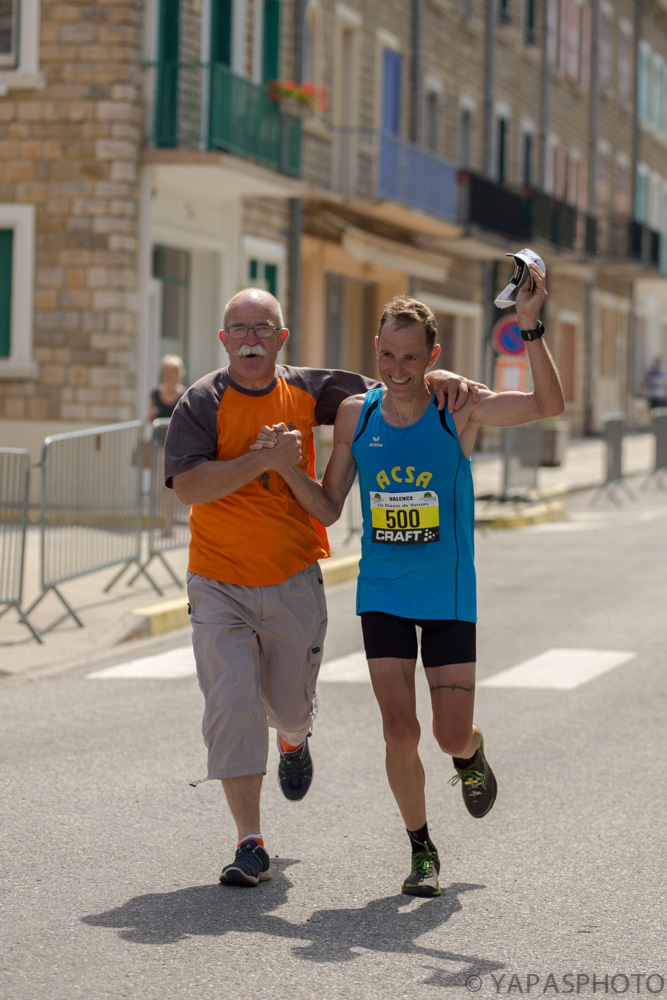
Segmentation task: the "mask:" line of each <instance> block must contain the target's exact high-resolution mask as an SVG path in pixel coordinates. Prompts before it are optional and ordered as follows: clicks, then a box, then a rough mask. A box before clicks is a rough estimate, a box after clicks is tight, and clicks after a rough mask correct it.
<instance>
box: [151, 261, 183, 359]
mask: <svg viewBox="0 0 667 1000" xmlns="http://www.w3.org/2000/svg"><path fill="white" fill-rule="evenodd" d="M153 277H154V278H155V279H157V281H159V282H160V283H161V292H160V299H161V301H160V303H159V314H160V317H161V322H160V327H159V338H160V344H159V349H158V357H162V355H164V354H179V355H180V356H181V357H182V358H183V359H184V360H185V362H186V367H187V362H188V339H189V338H188V334H189V322H188V320H189V315H190V254H189V253H188V252H187V250H178V249H175V248H174V247H166V246H155V247H153Z"/></svg>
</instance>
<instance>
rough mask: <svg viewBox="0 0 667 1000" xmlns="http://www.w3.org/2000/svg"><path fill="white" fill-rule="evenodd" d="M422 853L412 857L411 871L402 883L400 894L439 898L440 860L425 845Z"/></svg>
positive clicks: (435, 853) (419, 852)
mask: <svg viewBox="0 0 667 1000" xmlns="http://www.w3.org/2000/svg"><path fill="white" fill-rule="evenodd" d="M423 846H424V850H423V851H417V853H416V854H413V855H412V869H411V871H410V874H409V875H408V877H407V878H406V880H405V882H404V883H403V889H402V890H401V891H402V892H405V893H407V895H408V896H439V895H440V886H439V885H438V875H439V873H440V858H439V857H438V855H437V852H436V851H432V850H431V849H430V848H429V847H427V845H426V844H424V845H423Z"/></svg>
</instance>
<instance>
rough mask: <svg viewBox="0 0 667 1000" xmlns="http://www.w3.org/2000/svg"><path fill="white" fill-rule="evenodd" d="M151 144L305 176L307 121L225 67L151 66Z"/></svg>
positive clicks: (191, 64) (148, 96)
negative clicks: (303, 145) (206, 152)
mask: <svg viewBox="0 0 667 1000" xmlns="http://www.w3.org/2000/svg"><path fill="white" fill-rule="evenodd" d="M146 72H147V86H146V99H147V109H146V115H145V125H144V128H145V144H146V145H147V146H149V147H153V148H159V149H198V150H213V151H215V150H218V151H221V152H226V153H232V154H233V155H235V156H239V157H242V158H244V159H248V160H253V161H254V162H255V163H259V164H261V165H262V166H266V167H270V168H272V169H274V170H279V171H281V172H282V173H286V174H290V175H292V176H294V177H300V176H301V121H300V120H299V119H298V118H295V117H292V116H290V115H289V114H285V113H283V112H281V111H280V110H279V109H278V106H277V105H276V103H275V102H274V101H272V100H270V99H269V97H268V95H267V93H266V88H265V87H262V86H259V85H258V84H255V83H253V82H252V81H251V80H246V79H245V78H244V77H241V76H237V75H236V74H235V73H232V72H231V70H230V69H229V68H228V67H227V66H225V65H223V64H222V63H194V62H188V63H185V62H179V63H150V64H148V65H147V67H146Z"/></svg>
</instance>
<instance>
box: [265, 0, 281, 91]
mask: <svg viewBox="0 0 667 1000" xmlns="http://www.w3.org/2000/svg"><path fill="white" fill-rule="evenodd" d="M262 73H263V76H262V79H263V82H264V83H268V81H269V80H277V79H278V78H279V76H280V0H264V65H263V69H262Z"/></svg>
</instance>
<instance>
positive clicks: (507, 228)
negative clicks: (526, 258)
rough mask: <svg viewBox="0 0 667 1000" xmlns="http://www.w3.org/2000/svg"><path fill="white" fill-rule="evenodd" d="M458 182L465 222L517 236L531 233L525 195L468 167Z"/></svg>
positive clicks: (512, 236)
mask: <svg viewBox="0 0 667 1000" xmlns="http://www.w3.org/2000/svg"><path fill="white" fill-rule="evenodd" d="M459 184H460V200H459V204H460V216H461V221H462V222H464V223H470V224H472V225H475V226H479V227H480V229H490V230H491V231H492V232H494V233H500V234H501V235H502V236H508V237H510V238H511V239H515V240H523V239H524V238H525V237H526V236H527V235H528V204H527V202H526V199H525V198H524V197H523V196H522V195H520V194H517V193H516V192H515V191H511V190H510V189H509V188H507V187H504V186H503V185H502V184H497V183H496V182H495V181H491V180H489V179H488V178H486V177H481V176H480V175H479V174H473V173H470V172H469V171H467V170H463V171H461V172H460V173H459Z"/></svg>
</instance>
